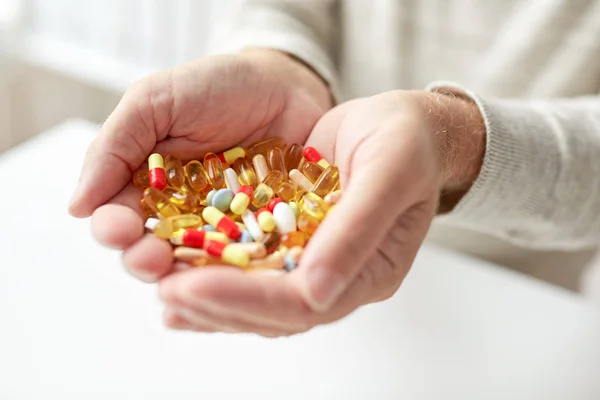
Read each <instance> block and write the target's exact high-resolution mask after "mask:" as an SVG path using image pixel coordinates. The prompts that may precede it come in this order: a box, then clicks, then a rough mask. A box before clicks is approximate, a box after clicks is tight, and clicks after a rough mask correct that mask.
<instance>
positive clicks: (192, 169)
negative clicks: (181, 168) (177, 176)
mask: <svg viewBox="0 0 600 400" xmlns="http://www.w3.org/2000/svg"><path fill="white" fill-rule="evenodd" d="M185 178H186V187H188V188H189V189H191V190H192V191H193V192H196V193H208V192H209V189H210V184H209V183H208V177H207V176H206V172H205V171H204V166H203V165H202V163H200V161H196V160H194V161H190V162H189V163H187V165H186V166H185Z"/></svg>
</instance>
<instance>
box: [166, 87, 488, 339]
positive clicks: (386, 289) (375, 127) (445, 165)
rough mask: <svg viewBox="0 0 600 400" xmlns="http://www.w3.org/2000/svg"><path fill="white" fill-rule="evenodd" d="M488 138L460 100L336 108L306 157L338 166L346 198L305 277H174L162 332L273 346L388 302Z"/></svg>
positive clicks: (304, 263) (400, 94)
mask: <svg viewBox="0 0 600 400" xmlns="http://www.w3.org/2000/svg"><path fill="white" fill-rule="evenodd" d="M484 136H485V135H484V129H483V122H482V119H481V115H480V114H479V112H478V110H477V107H476V106H475V105H474V104H472V103H471V102H470V101H468V100H463V99H460V98H458V97H452V96H444V95H438V94H433V93H426V92H406V91H393V92H388V93H384V94H381V95H378V96H374V97H370V98H364V99H358V100H354V101H351V102H348V103H345V104H342V105H340V106H338V107H336V108H334V109H333V110H331V111H330V112H328V113H327V114H325V116H324V117H323V118H322V119H321V120H320V121H319V123H318V124H317V125H316V126H315V128H314V130H313V132H312V133H311V135H310V137H309V140H308V143H307V145H311V146H314V147H315V148H317V149H319V150H320V151H321V152H322V154H323V155H324V156H325V157H326V158H327V159H329V160H330V161H333V162H335V164H337V165H338V167H339V168H340V175H341V185H342V189H343V196H342V199H341V201H340V202H339V203H338V205H337V207H336V208H335V210H332V212H331V213H330V214H329V216H328V217H327V218H326V219H325V220H324V221H323V223H322V224H321V226H320V227H319V229H318V230H317V232H316V233H315V235H314V236H313V238H312V239H311V241H310V243H309V245H308V246H307V248H306V249H305V251H304V254H303V256H302V258H301V261H300V265H299V268H298V269H297V270H296V271H294V272H292V273H291V274H286V275H280V276H273V275H266V274H261V273H254V272H250V273H246V272H242V271H240V270H238V269H234V268H223V267H218V268H199V269H191V270H187V271H183V272H179V273H175V274H173V275H170V276H168V277H166V278H164V279H163V280H162V281H161V282H160V295H161V297H162V299H163V300H164V301H165V302H166V304H167V309H166V314H165V323H166V324H167V325H169V326H171V327H173V328H178V329H186V330H195V331H201V332H253V333H257V334H260V335H263V336H268V337H275V336H282V335H291V334H294V333H299V332H304V331H307V330H309V329H311V328H312V327H314V326H316V325H320V324H326V323H330V322H333V321H335V320H338V319H340V318H342V317H344V316H346V315H348V314H349V313H351V312H352V311H354V310H356V309H357V308H358V307H360V306H361V305H365V304H368V303H373V302H377V301H381V300H384V299H387V298H389V297H391V296H392V295H393V294H394V293H395V292H396V290H397V289H398V288H399V287H400V285H401V284H402V281H403V280H404V278H405V276H406V274H407V273H408V271H409V269H410V267H411V265H412V263H413V260H414V258H415V256H416V254H417V252H418V250H419V248H420V246H421V244H422V242H423V240H424V238H425V235H426V233H427V231H428V229H429V226H430V223H431V221H432V219H433V217H434V216H435V215H436V210H437V207H438V201H439V198H440V192H441V190H443V189H444V190H448V189H449V190H455V189H456V191H458V192H460V191H463V192H465V191H466V190H467V189H468V187H469V186H470V184H471V183H472V182H473V181H474V180H475V178H476V177H477V174H478V172H479V168H480V166H481V162H482V155H483V148H484V145H483V144H484V141H485V139H484Z"/></svg>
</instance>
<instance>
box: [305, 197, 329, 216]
mask: <svg viewBox="0 0 600 400" xmlns="http://www.w3.org/2000/svg"><path fill="white" fill-rule="evenodd" d="M299 205H300V210H301V212H302V213H307V214H310V215H312V216H313V217H315V218H317V219H318V220H322V219H323V217H325V213H326V212H327V204H325V201H324V200H323V199H322V198H320V197H319V196H317V195H316V194H314V193H311V192H308V193H305V194H304V196H302V200H300V204H299Z"/></svg>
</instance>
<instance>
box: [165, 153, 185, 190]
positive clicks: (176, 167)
mask: <svg viewBox="0 0 600 400" xmlns="http://www.w3.org/2000/svg"><path fill="white" fill-rule="evenodd" d="M165 173H166V174H167V184H168V185H169V186H171V187H175V188H180V187H182V186H183V185H184V183H185V171H184V170H183V164H182V163H181V160H180V159H179V158H177V157H174V156H172V155H168V156H167V157H166V158H165Z"/></svg>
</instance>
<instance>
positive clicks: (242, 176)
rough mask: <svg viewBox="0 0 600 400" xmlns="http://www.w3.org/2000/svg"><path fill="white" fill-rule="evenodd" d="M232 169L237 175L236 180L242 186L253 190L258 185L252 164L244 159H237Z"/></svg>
mask: <svg viewBox="0 0 600 400" xmlns="http://www.w3.org/2000/svg"><path fill="white" fill-rule="evenodd" d="M233 169H234V170H235V171H236V172H237V173H238V180H239V181H240V184H242V185H249V186H252V187H253V188H254V187H256V185H258V178H257V176H256V172H254V168H252V164H251V163H250V161H248V160H247V159H245V158H238V159H237V160H235V162H234V163H233Z"/></svg>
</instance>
